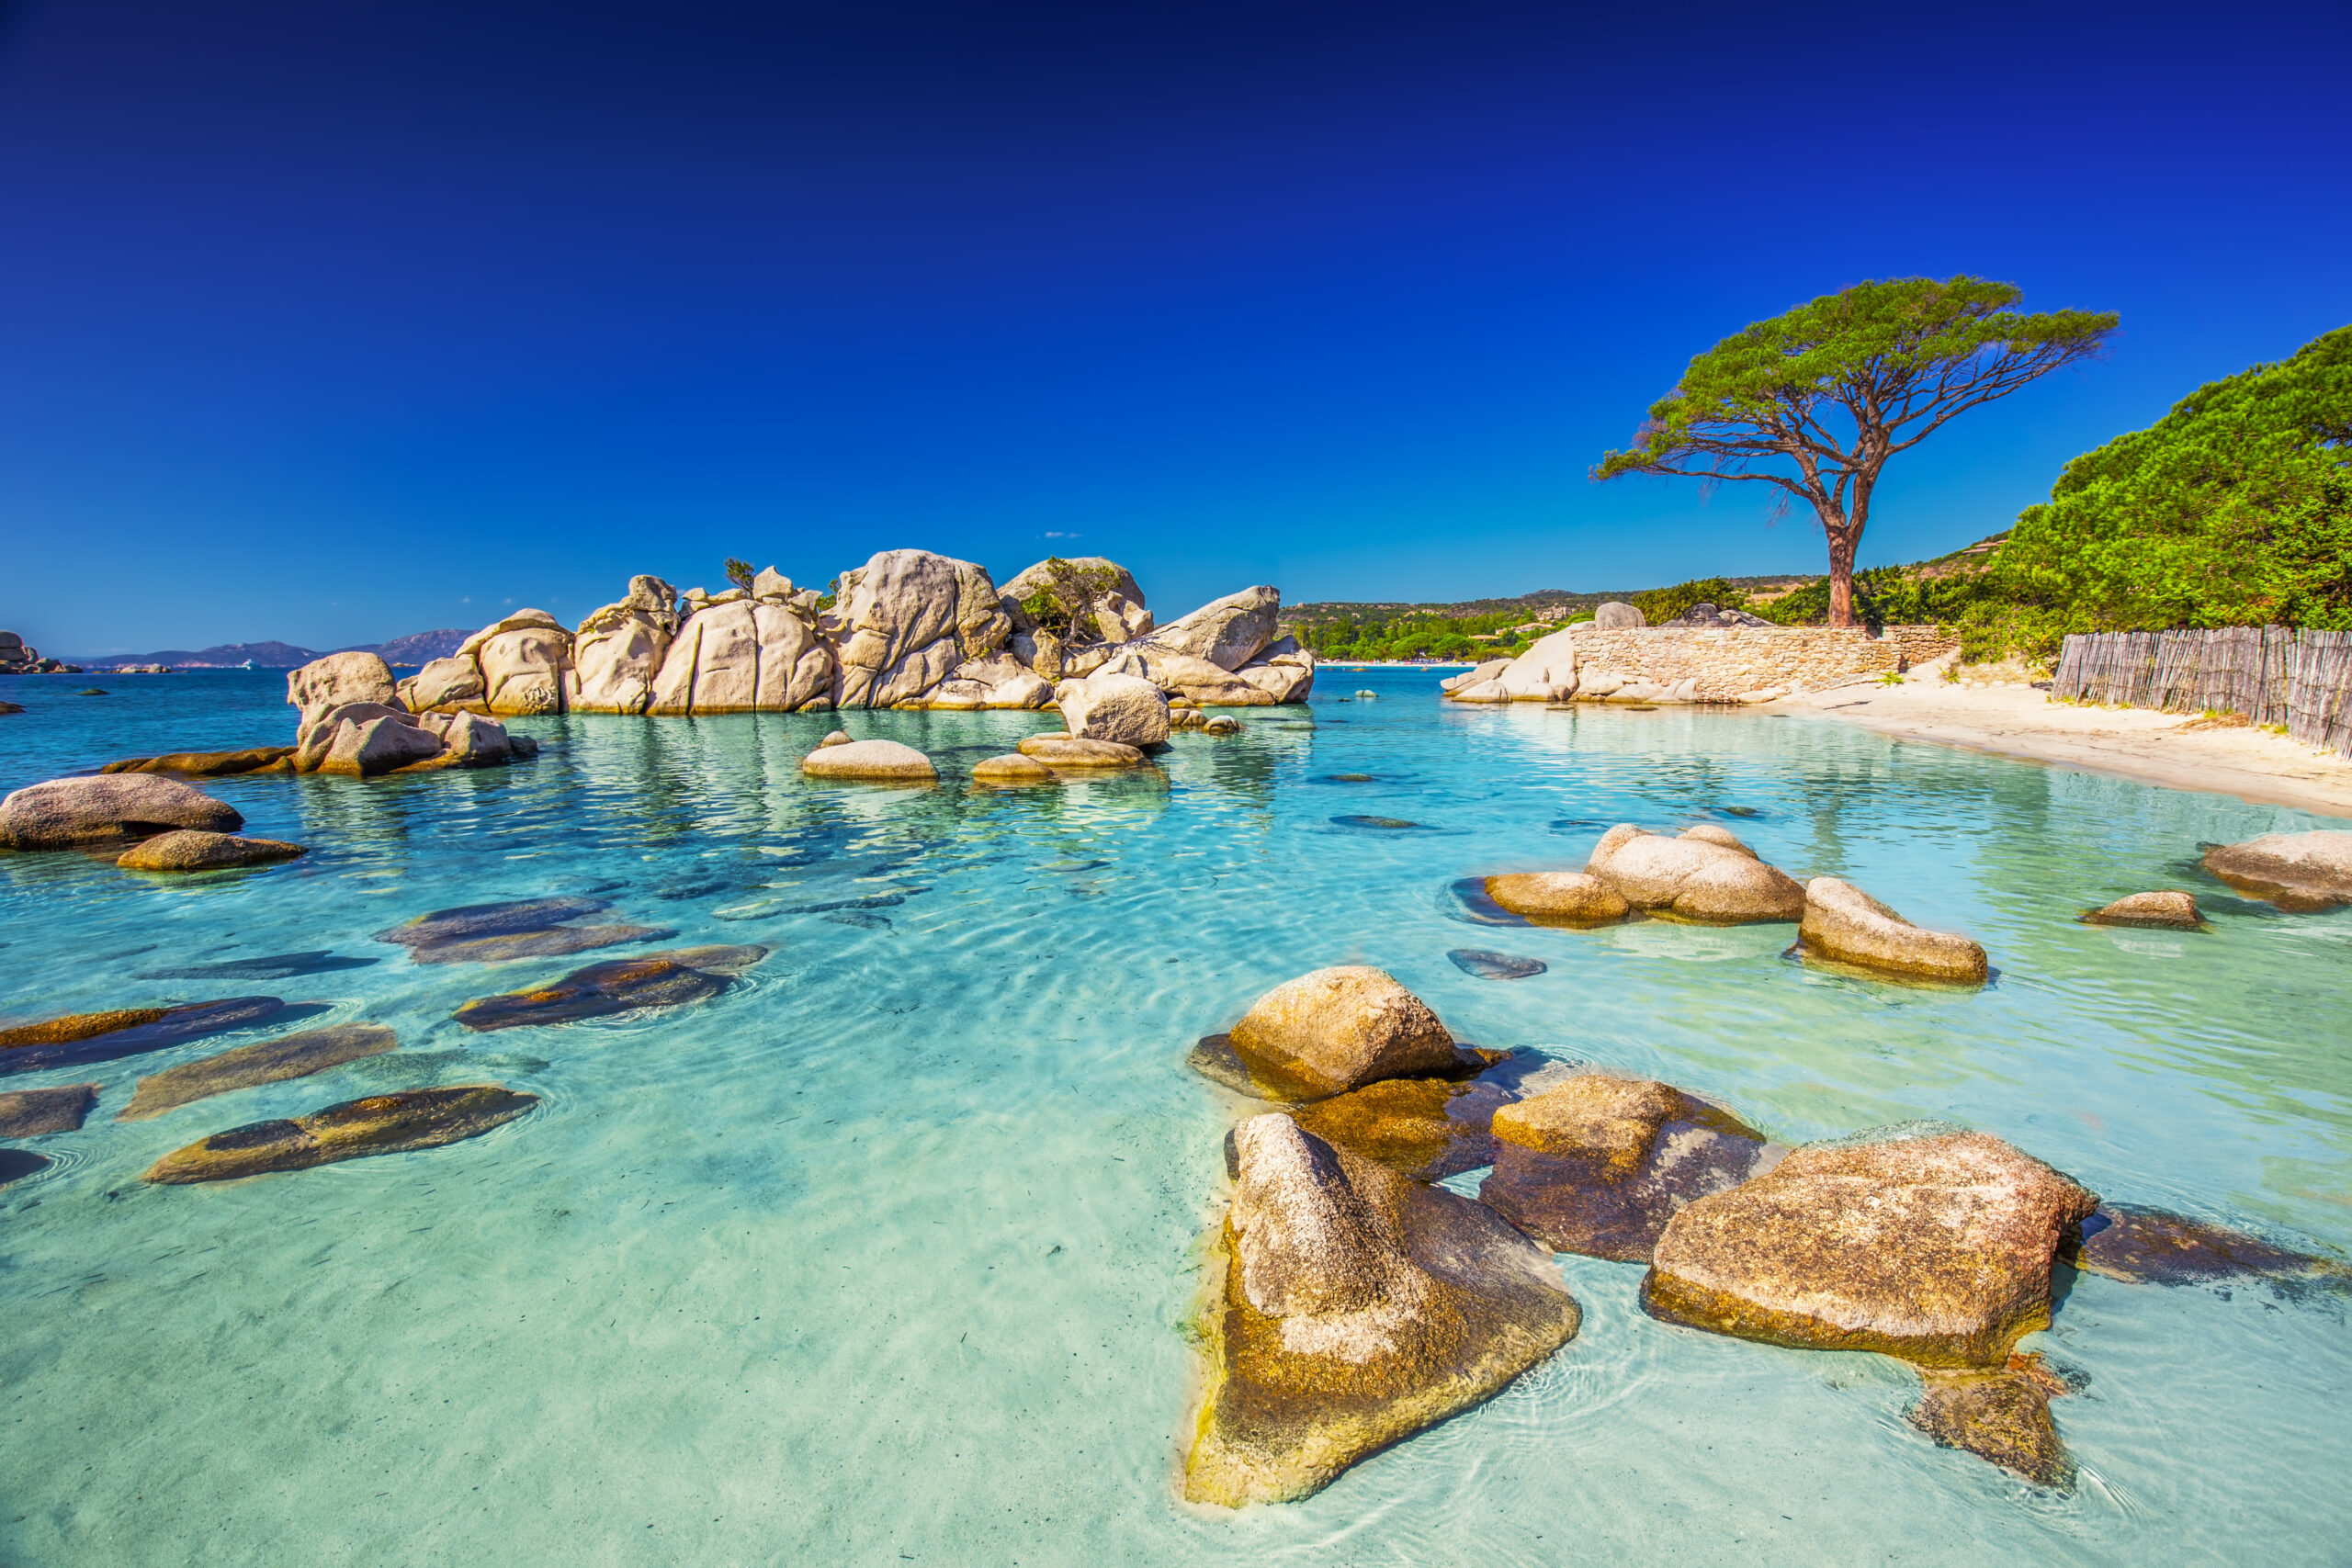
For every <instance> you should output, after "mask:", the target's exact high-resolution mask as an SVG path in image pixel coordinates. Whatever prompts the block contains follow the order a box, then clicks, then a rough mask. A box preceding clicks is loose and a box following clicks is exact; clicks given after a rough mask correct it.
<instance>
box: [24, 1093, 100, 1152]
mask: <svg viewBox="0 0 2352 1568" xmlns="http://www.w3.org/2000/svg"><path fill="white" fill-rule="evenodd" d="M97 1102H98V1086H97V1085H96V1084H94V1083H69V1084H63V1085H61V1086H59V1087H58V1088H56V1089H13V1090H11V1091H9V1092H8V1093H6V1094H0V1138H38V1137H40V1135H41V1134H44V1133H70V1132H72V1131H74V1129H75V1128H76V1127H79V1126H80V1125H81V1124H82V1119H83V1118H84V1117H85V1116H87V1115H89V1113H90V1107H91V1106H93V1105H96V1103H97Z"/></svg>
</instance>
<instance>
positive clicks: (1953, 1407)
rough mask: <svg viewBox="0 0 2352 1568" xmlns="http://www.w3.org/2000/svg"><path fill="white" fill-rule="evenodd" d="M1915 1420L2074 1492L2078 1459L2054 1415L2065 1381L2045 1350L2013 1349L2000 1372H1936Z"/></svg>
mask: <svg viewBox="0 0 2352 1568" xmlns="http://www.w3.org/2000/svg"><path fill="white" fill-rule="evenodd" d="M1922 1375H1923V1376H1924V1377H1925V1378H1926V1380H1927V1388H1926V1391H1925V1392H1924V1393H1921V1394H1920V1396H1919V1402H1918V1403H1917V1404H1914V1405H1913V1406H1912V1407H1911V1410H1910V1413H1909V1415H1908V1416H1907V1417H1906V1419H1908V1420H1909V1421H1910V1423H1911V1425H1913V1426H1914V1427H1917V1428H1919V1430H1921V1431H1922V1432H1925V1433H1926V1434H1928V1437H1930V1438H1934V1439H1935V1441H1936V1445H1937V1446H1938V1447H1939V1448H1947V1449H1964V1450H1967V1451H1968V1452H1970V1453H1973V1454H1974V1455H1976V1456H1977V1457H1978V1458H1979V1459H1986V1460H1990V1461H1993V1462H1994V1463H1995V1464H1997V1465H1999V1466H2000V1467H2001V1468H2002V1469H2003V1470H2006V1471H2008V1472H2011V1473H2012V1474H2015V1475H2018V1476H2022V1477H2023V1478H2024V1479H2026V1480H2028V1481H2030V1482H2032V1483H2034V1484H2035V1485H2037V1486H2046V1487H2049V1488H2050V1489H2052V1491H2058V1492H2064V1491H2071V1490H2072V1489H2073V1487H2074V1484H2075V1461H2074V1459H2073V1457H2072V1456H2070V1455H2069V1454H2068V1453H2067V1452H2066V1445H2065V1444H2064V1442H2063V1441H2061V1440H2060V1439H2059V1437H2058V1428H2057V1427H2056V1425H2055V1424H2054V1423H2052V1420H2051V1419H2050V1400H2051V1396H2052V1394H2053V1393H2064V1392H2065V1384H2064V1383H2063V1382H2060V1381H2059V1380H2058V1379H2057V1378H2056V1377H2055V1376H2054V1375H2052V1373H2050V1372H2048V1371H2044V1370H2043V1369H2042V1367H2041V1360H2040V1358H2039V1357H2024V1356H2013V1357H2011V1358H2010V1365H2009V1366H2007V1367H2005V1368H2002V1369H2000V1370H1998V1371H1927V1372H1925V1373H1923V1374H1922Z"/></svg>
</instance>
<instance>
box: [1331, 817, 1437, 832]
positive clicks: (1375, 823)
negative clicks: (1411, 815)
mask: <svg viewBox="0 0 2352 1568" xmlns="http://www.w3.org/2000/svg"><path fill="white" fill-rule="evenodd" d="M1331 826H1333V827H1334V828H1363V829H1367V830H1369V831H1372V832H1376V833H1402V832H1406V831H1408V830H1409V829H1419V828H1420V827H1421V826H1422V824H1420V823H1419V822H1408V821H1407V820H1405V818H1402V817H1334V818H1331Z"/></svg>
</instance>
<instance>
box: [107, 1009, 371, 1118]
mask: <svg viewBox="0 0 2352 1568" xmlns="http://www.w3.org/2000/svg"><path fill="white" fill-rule="evenodd" d="M399 1043H400V1042H399V1041H398V1040H397V1039H395V1038H394V1037H393V1034H392V1032H391V1031H390V1030H389V1029H386V1028H384V1027H383V1026H382V1025H381V1024H375V1023H343V1024H335V1025H333V1026H332V1027H329V1028H326V1029H311V1030H305V1031H303V1032H301V1033H300V1034H288V1035H286V1036H284V1037H283V1038H281V1039H277V1040H265V1041H263V1042H261V1043H259V1044H257V1045H240V1046H238V1047H237V1048H236V1049H235V1050H233V1051H223V1052H221V1053H220V1055H217V1056H207V1057H205V1058H204V1059H203V1060H202V1061H198V1062H184V1063H182V1064H181V1065H180V1066H176V1067H166V1068H164V1070H163V1071H162V1072H160V1073H150V1074H148V1075H147V1076H146V1077H142V1078H141V1079H140V1080H139V1087H138V1089H137V1090H136V1092H134V1093H133V1094H132V1095H131V1097H130V1104H128V1105H126V1106H124V1107H123V1108H122V1109H121V1110H120V1111H116V1112H115V1118H114V1119H115V1120H116V1121H118V1122H143V1121H145V1120H146V1119H147V1118H149V1117H151V1116H161V1115H162V1114H163V1113H164V1111H175V1110H177V1109H178V1108H179V1107H181V1106H183V1105H189V1104H193V1103H194V1102H196V1101H197V1100H207V1099H209V1098H210V1097H212V1096H213V1095H216V1094H226V1093H228V1092H229V1091H230V1090H231V1089H250V1088H252V1087H253V1086H254V1085H255V1084H266V1083H284V1082H286V1081H288V1079H291V1078H306V1077H310V1076H311V1074H313V1073H322V1072H325V1071H326V1070H327V1069H328V1068H329V1067H339V1066H343V1064H344V1063H345V1062H356V1061H357V1060H359V1059H360V1058H361V1057H363V1056H379V1055H383V1054H384V1053H385V1052H387V1051H390V1050H391V1049H392V1048H393V1047H394V1046H396V1045H398V1044H399Z"/></svg>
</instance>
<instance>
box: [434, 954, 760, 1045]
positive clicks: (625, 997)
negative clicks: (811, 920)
mask: <svg viewBox="0 0 2352 1568" xmlns="http://www.w3.org/2000/svg"><path fill="white" fill-rule="evenodd" d="M767 955H768V950H767V949H766V948H764V947H757V946H751V945H745V946H741V947H682V948H678V949H675V950H674V951H673V952H669V953H646V954H644V955H643V956H641V957H638V958H625V959H618V960H616V961H614V962H612V963H609V964H590V965H589V966H588V967H587V968H585V969H575V970H573V971H572V972H571V974H569V975H566V976H564V977H563V978H562V979H560V980H558V981H555V982H554V983H552V984H550V985H547V986H541V987H537V988H536V989H533V990H527V991H508V992H506V993H504V994H503V995H501V996H495V997H483V998H479V999H478V1000H475V1001H470V1002H468V1003H467V1004H466V1005H465V1006H463V1007H461V1008H459V1009H458V1012H457V1020H458V1022H459V1023H462V1024H464V1025H465V1026H466V1027H467V1028H468V1029H472V1030H492V1029H514V1028H517V1027H519V1026H521V1025H525V1024H542V1023H568V1022H570V1021H572V1020H573V1019H582V1018H603V1017H605V1016H607V1015H608V1014H612V1013H616V1012H631V1011H635V1010H638V1009H640V1008H661V1007H679V1006H683V1005H684V1004H685V1003H687V1002H698V1001H701V1000H704V999H705V998H709V997H715V996H717V995H718V993H719V992H721V991H723V990H725V989H726V988H727V987H729V985H731V984H732V983H733V981H734V977H735V976H737V975H739V974H741V972H742V971H743V970H745V969H748V968H750V967H751V966H752V964H757V963H758V962H759V961H760V960H761V959H763V958H765V957H766V956H767Z"/></svg>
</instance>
